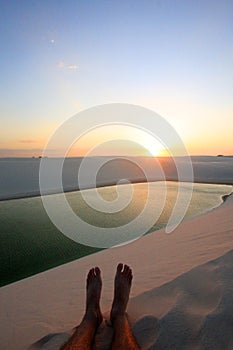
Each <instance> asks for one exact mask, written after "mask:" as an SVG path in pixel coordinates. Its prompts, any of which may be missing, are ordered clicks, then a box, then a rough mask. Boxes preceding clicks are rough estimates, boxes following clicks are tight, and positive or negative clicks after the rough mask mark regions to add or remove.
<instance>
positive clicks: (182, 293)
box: [0, 196, 233, 350]
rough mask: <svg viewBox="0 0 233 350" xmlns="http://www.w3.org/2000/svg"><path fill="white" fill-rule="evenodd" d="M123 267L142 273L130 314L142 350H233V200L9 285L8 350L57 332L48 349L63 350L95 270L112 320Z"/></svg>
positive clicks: (4, 320) (4, 336)
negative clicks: (118, 276) (94, 268)
mask: <svg viewBox="0 0 233 350" xmlns="http://www.w3.org/2000/svg"><path fill="white" fill-rule="evenodd" d="M231 250H232V251H231ZM228 252H229V253H228ZM216 259H217V260H216ZM213 260H214V261H213ZM119 261H122V262H124V263H127V264H129V265H130V266H131V267H132V269H133V272H134V281H133V282H134V283H133V287H132V293H131V299H130V303H129V307H128V313H129V315H130V320H131V322H132V325H133V330H134V333H135V335H136V337H137V339H138V341H139V343H140V344H141V346H142V349H179V350H180V349H218V350H219V349H233V331H232V329H233V328H232V327H233V278H232V277H233V196H231V197H229V198H228V200H227V201H226V202H225V203H224V204H223V205H222V206H221V207H219V208H217V209H214V210H213V211H211V212H209V213H206V214H204V215H201V216H199V217H196V218H193V219H191V220H188V221H185V222H183V223H182V224H181V225H180V226H179V227H178V228H177V229H176V231H175V232H173V233H172V234H171V235H167V234H165V233H164V230H161V231H157V232H155V233H154V234H151V235H148V236H145V237H143V238H141V239H140V240H138V241H135V242H134V243H131V244H129V245H126V246H122V247H118V248H114V249H109V250H106V251H103V252H100V253H98V254H94V255H91V256H87V257H84V258H82V259H80V260H77V261H74V262H72V263H69V264H66V265H63V266H60V267H58V268H55V269H53V270H50V271H47V272H44V273H41V274H38V275H36V276H33V277H31V278H28V279H25V280H23V281H20V282H17V283H14V284H11V285H8V286H6V287H2V288H1V289H0V300H1V313H0V324H1V331H0V349H4V350H13V349H14V350H15V349H17V350H21V349H27V348H28V346H29V345H30V344H32V343H34V342H36V341H37V340H38V339H40V338H42V337H44V336H45V335H48V334H52V333H59V334H58V335H57V336H55V337H52V338H50V340H49V337H48V338H47V339H46V341H47V343H46V344H45V345H44V346H43V347H42V348H43V349H59V345H55V344H61V343H62V342H63V341H64V339H66V338H67V337H68V335H67V334H62V333H67V332H68V331H69V330H71V329H72V328H73V327H74V326H76V325H77V324H78V323H79V321H80V320H81V317H82V315H83V312H84V305H85V278H86V273H87V271H88V270H89V268H90V267H92V266H96V265H98V266H100V267H101V270H102V275H103V291H102V298H101V307H102V310H103V311H104V314H105V316H106V317H107V315H108V311H109V309H110V307H111V301H112V294H113V278H114V274H115V268H116V265H117V263H118V262H119ZM106 330H107V332H108V333H111V328H110V327H104V328H103V329H101V331H106ZM101 335H102V333H100V335H99V336H100V338H101ZM40 347H41V346H40ZM34 348H37V347H34Z"/></svg>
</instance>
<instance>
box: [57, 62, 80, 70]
mask: <svg viewBox="0 0 233 350" xmlns="http://www.w3.org/2000/svg"><path fill="white" fill-rule="evenodd" d="M57 67H58V68H60V69H70V70H74V71H75V70H77V69H79V66H78V65H77V64H65V63H64V62H63V61H61V62H59V63H58V65H57Z"/></svg>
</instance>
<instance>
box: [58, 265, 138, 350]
mask: <svg viewBox="0 0 233 350" xmlns="http://www.w3.org/2000/svg"><path fill="white" fill-rule="evenodd" d="M132 278H133V275H132V270H131V268H130V267H129V266H128V265H123V264H122V263H120V264H118V266H117V271H116V275H115V281H114V298H113V303H112V309H111V313H110V320H111V323H112V326H113V329H114V338H113V343H112V347H111V349H112V350H139V346H138V344H137V342H136V340H135V338H134V336H133V334H132V332H131V329H130V325H129V322H128V318H127V317H126V308H127V304H128V301H129V294H130V289H131V284H132ZM101 289H102V279H101V271H100V269H99V267H94V268H92V269H91V270H90V271H89V273H88V275H87V284H86V312H85V315H84V317H83V320H82V322H81V324H80V325H79V327H78V328H77V329H76V331H75V333H74V334H73V336H72V337H71V338H70V339H69V341H68V342H67V343H66V344H64V345H63V346H62V348H61V350H74V349H81V350H89V349H91V348H92V344H93V339H94V336H95V333H96V330H97V328H98V327H99V325H100V324H101V322H102V320H103V316H102V313H101V310H100V296H101Z"/></svg>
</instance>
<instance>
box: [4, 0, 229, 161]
mask: <svg viewBox="0 0 233 350" xmlns="http://www.w3.org/2000/svg"><path fill="white" fill-rule="evenodd" d="M232 43H233V2H232V1H231V0H222V1H219V0H145V1H143V0H141V1H138V0H132V1H131V0H124V1H110V0H95V1H89V0H85V1H84V0H83V1H77V0H68V1H63V0H59V1H58V0H48V1H41V0H39V1H38V0H31V1H26V0H22V1H14V0H11V1H4V0H0V51H1V55H0V77H1V79H0V117H1V128H0V157H8V156H12V157H17V156H28V157H31V156H39V155H40V154H41V153H42V150H43V148H44V147H45V145H46V144H47V142H48V140H49V138H50V137H51V135H52V134H53V133H54V131H55V130H56V129H57V128H58V127H59V126H60V125H62V124H63V123H64V122H65V121H66V120H67V119H68V118H70V117H71V116H73V115H75V114H76V113H78V112H80V111H83V110H85V109H87V108H90V107H93V106H96V105H102V104H107V103H128V104H135V105H139V106H143V107H145V108H149V109H151V110H153V111H154V112H156V113H158V114H159V115H161V116H162V117H163V118H165V120H166V121H167V122H168V123H170V125H171V126H172V127H173V128H174V129H175V130H176V131H177V133H178V134H179V135H180V137H181V138H182V140H183V142H184V144H185V146H186V148H187V150H188V152H189V153H190V154H191V155H216V154H224V155H232V154H233V143H232V131H233V98H232V97H233V45H232ZM114 132H115V131H114V128H112V129H111V131H109V133H110V134H111V133H112V135H113V134H114ZM116 133H117V131H116ZM132 133H134V132H133V131H132ZM100 134H101V132H100ZM104 134H105V135H106V133H102V135H104ZM123 134H124V133H123ZM125 134H126V133H125ZM97 135H98V131H96V132H94V133H93V135H89V136H88V137H87V136H85V137H84V138H83V140H80V141H79V144H78V145H76V146H75V147H74V149H73V153H72V152H71V155H77V156H80V155H83V154H85V152H86V150H87V149H88V147H90V145H92V146H93V144H94V143H95V141H96V140H97V139H98V140H100V142H101V140H102V141H103V142H105V138H104V136H103V139H101V138H100V137H99V136H97ZM119 135H120V134H119ZM135 135H136V134H135ZM108 136H109V135H108ZM125 137H126V136H125ZM137 137H138V136H135V139H137ZM143 138H144V140H145V141H146V137H145V135H144V136H143V135H142V139H143ZM98 142H99V141H98ZM145 144H146V142H145ZM131 146H132V144H131ZM131 148H132V149H134V152H135V153H137V152H138V147H137V146H135V148H134V147H131ZM150 148H151V147H150ZM152 148H153V147H152ZM100 149H101V147H100ZM122 149H124V152H126V153H127V152H131V151H132V149H131V151H130V147H129V148H128V149H127V147H125V145H124V147H122V148H121V147H120V144H119V145H118V146H117V143H116V142H112V143H111V147H110V146H109V147H108V151H109V152H110V153H112V154H113V153H114V154H115V153H117V152H120V153H121V151H122ZM55 153H56V152H55ZM139 153H140V151H139ZM159 153H160V149H159V147H158V148H157V149H156V148H155V150H154V152H152V154H154V155H157V154H159ZM56 155H59V154H58V153H57V154H56Z"/></svg>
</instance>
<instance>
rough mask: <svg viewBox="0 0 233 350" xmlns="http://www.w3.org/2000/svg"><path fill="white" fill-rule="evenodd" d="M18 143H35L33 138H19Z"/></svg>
mask: <svg viewBox="0 0 233 350" xmlns="http://www.w3.org/2000/svg"><path fill="white" fill-rule="evenodd" d="M19 142H20V143H35V142H36V141H35V140H19Z"/></svg>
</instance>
